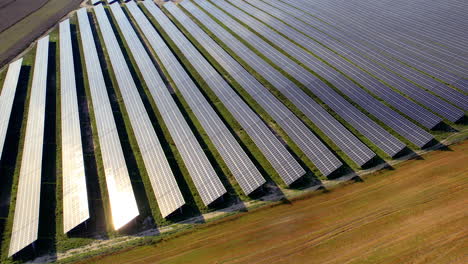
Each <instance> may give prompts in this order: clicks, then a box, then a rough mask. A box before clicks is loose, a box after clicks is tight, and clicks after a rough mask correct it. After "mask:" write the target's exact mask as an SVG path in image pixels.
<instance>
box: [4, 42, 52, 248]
mask: <svg viewBox="0 0 468 264" xmlns="http://www.w3.org/2000/svg"><path fill="white" fill-rule="evenodd" d="M48 55H49V36H46V37H43V38H42V39H40V40H39V41H38V42H37V48H36V58H35V61H34V73H33V80H32V84H31V95H30V99H29V110H28V121H27V124H26V135H25V139H24V146H23V156H22V159H21V167H20V174H19V182H18V189H17V194H16V205H15V215H14V217H13V229H12V232H11V240H10V248H9V250H8V256H12V255H13V254H15V253H16V252H18V251H20V250H21V249H23V248H25V247H26V246H28V245H30V244H31V243H33V242H34V241H36V240H37V237H38V228H39V204H40V198H41V175H42V146H43V145H44V124H45V108H46V90H47V68H48V67H47V64H48V63H47V62H48V59H49V56H48Z"/></svg>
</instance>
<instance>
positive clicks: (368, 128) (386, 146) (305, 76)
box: [183, 1, 405, 156]
mask: <svg viewBox="0 0 468 264" xmlns="http://www.w3.org/2000/svg"><path fill="white" fill-rule="evenodd" d="M186 3H187V1H184V2H183V5H184V6H185V5H186ZM197 3H198V4H200V5H201V6H202V7H203V9H204V10H206V11H207V12H209V13H210V14H211V15H213V16H214V17H215V18H216V19H218V20H219V21H223V23H224V24H225V25H226V26H227V27H229V28H230V29H231V30H232V31H234V33H235V34H237V35H238V36H240V37H241V38H243V39H244V40H245V41H246V42H248V43H249V44H250V45H252V46H253V47H255V48H256V49H257V51H258V52H259V53H261V54H263V55H264V56H266V57H267V58H268V59H270V60H272V61H273V60H276V61H277V62H278V65H279V67H281V68H282V69H283V70H285V71H287V72H288V73H289V74H291V75H294V76H295V77H296V79H299V80H300V81H301V82H302V83H303V84H304V85H305V86H307V87H308V88H309V89H310V90H311V91H312V92H313V93H314V94H315V95H316V96H318V97H319V98H320V99H321V100H322V101H324V102H325V103H326V104H327V105H328V106H330V107H331V108H332V109H333V111H335V112H336V113H337V114H338V115H339V116H341V117H342V118H343V119H344V120H346V121H347V122H348V123H349V124H351V125H352V126H353V127H354V128H355V129H356V130H358V131H359V132H360V133H361V134H363V135H364V136H365V137H367V138H369V139H370V140H371V141H372V142H373V143H374V144H376V145H377V146H378V147H379V148H380V149H382V150H383V151H384V152H385V153H387V154H388V155H390V156H393V155H395V154H397V153H398V152H399V151H401V150H402V149H403V148H404V147H405V145H404V144H403V143H402V142H401V141H399V140H398V139H396V138H395V137H393V136H392V135H391V134H390V133H388V132H387V131H385V130H384V129H383V128H381V127H380V126H378V125H377V124H376V123H375V122H373V121H372V120H371V119H370V118H369V117H367V116H366V115H364V114H363V113H361V112H360V111H359V110H357V109H356V108H355V107H354V106H352V105H351V104H350V103H349V102H347V101H346V100H345V99H344V98H342V97H341V96H340V95H339V94H337V93H336V92H335V91H334V90H333V89H331V88H330V87H328V86H327V85H325V84H324V83H323V82H322V81H320V80H319V79H318V78H316V77H315V76H313V75H312V74H310V73H309V72H307V71H305V70H304V69H303V68H301V67H299V65H297V64H296V63H294V62H293V61H291V60H289V59H288V58H287V57H285V56H282V55H281V54H279V53H278V52H277V51H276V50H275V49H273V47H271V46H270V45H268V44H267V43H266V42H264V41H263V40H261V39H260V38H258V37H257V36H256V35H255V34H252V32H250V31H249V30H247V29H246V28H244V27H243V26H242V25H240V24H239V23H237V22H236V21H234V20H233V19H232V18H230V17H229V16H227V15H226V14H225V13H224V12H221V10H220V9H218V8H216V7H215V6H213V5H211V4H210V3H208V2H206V1H197ZM212 32H213V33H214V34H216V33H218V32H222V31H221V30H213V31H212ZM218 37H219V38H224V35H221V36H218ZM225 39H226V40H225V41H224V43H225V44H226V45H229V47H230V48H231V49H233V50H234V51H235V52H236V54H238V56H240V57H242V58H243V59H244V60H245V61H247V62H248V61H251V60H252V62H251V63H250V65H251V67H253V68H254V69H255V70H256V71H257V72H260V73H261V74H262V76H263V77H264V78H268V79H267V80H268V81H269V82H272V83H276V82H277V81H281V80H282V79H283V80H286V81H287V80H288V79H287V78H285V77H284V76H283V75H278V74H272V73H268V72H263V71H264V69H267V67H265V66H264V65H268V64H265V63H264V62H263V63H262V62H258V61H261V60H259V59H256V60H253V58H257V57H258V56H256V54H255V53H254V52H253V51H251V50H250V49H249V48H247V47H245V45H243V44H242V43H241V42H240V41H239V40H236V39H233V38H232V37H231V38H229V37H226V38H225ZM262 66H263V67H262ZM296 71H297V72H298V73H299V74H296V73H295V72H296ZM286 81H283V82H285V83H286ZM286 84H287V83H286ZM275 86H276V87H282V86H285V87H286V90H288V87H291V86H290V85H282V84H276V85H275Z"/></svg>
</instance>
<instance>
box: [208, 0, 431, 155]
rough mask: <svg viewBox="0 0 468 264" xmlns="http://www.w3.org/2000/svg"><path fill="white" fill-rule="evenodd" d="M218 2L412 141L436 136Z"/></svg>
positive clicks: (220, 1)
mask: <svg viewBox="0 0 468 264" xmlns="http://www.w3.org/2000/svg"><path fill="white" fill-rule="evenodd" d="M216 4H217V5H218V6H219V7H221V8H222V9H223V10H224V11H225V12H227V13H229V14H231V15H232V16H234V17H236V18H237V19H239V20H242V21H244V22H246V23H248V24H249V27H250V28H252V30H255V31H256V32H257V33H258V34H260V35H262V36H263V37H265V38H266V39H268V40H269V41H271V42H272V43H274V44H275V45H276V46H278V48H279V49H281V50H283V51H284V52H287V53H288V54H289V55H290V56H292V57H294V58H295V59H296V60H298V61H300V62H301V63H303V64H304V65H305V66H307V67H308V68H310V69H312V70H313V71H314V72H316V73H317V74H319V75H320V76H322V77H323V78H325V79H326V80H327V81H329V82H330V83H331V84H333V85H334V86H335V87H336V88H338V89H340V90H341V91H342V92H343V93H344V94H346V95H347V96H348V97H349V98H351V99H352V100H353V101H354V102H356V103H357V104H358V105H360V106H361V107H362V108H364V109H365V110H366V111H367V112H369V113H370V114H372V115H374V116H375V117H376V118H378V119H380V120H381V121H382V122H383V123H385V124H386V125H387V126H389V127H391V128H392V129H393V130H395V131H396V132H397V133H399V134H400V135H402V136H403V137H405V138H407V139H408V140H409V141H411V142H413V143H414V144H415V145H417V146H419V147H422V146H424V145H425V144H427V143H428V142H429V141H430V140H432V136H431V135H430V134H429V133H427V132H426V131H424V130H423V129H421V128H420V127H418V126H417V125H415V124H413V123H412V122H410V121H409V120H407V119H405V118H404V117H403V116H401V115H399V114H398V113H396V112H395V111H393V110H392V109H390V108H388V107H386V106H385V105H384V104H383V103H381V102H380V101H378V100H377V99H375V98H374V97H372V96H371V95H370V94H368V93H367V92H365V91H364V90H363V89H361V88H360V87H358V86H357V85H356V84H355V83H354V82H352V81H351V80H350V79H348V78H346V77H345V76H344V75H342V74H340V73H339V72H337V71H335V70H334V69H333V68H331V67H329V66H328V65H326V64H324V63H323V62H322V61H320V60H318V59H317V58H316V57H314V56H312V55H310V54H309V53H307V52H306V51H304V50H302V49H300V48H299V47H298V46H296V45H294V44H293V43H292V42H291V41H289V40H287V39H286V38H284V37H282V36H281V35H279V34H278V33H276V32H274V31H273V30H272V29H270V28H269V27H267V26H266V25H263V24H261V23H260V22H259V21H256V20H254V19H253V18H252V17H250V16H248V15H247V14H246V13H244V12H242V11H240V10H239V9H236V8H235V7H234V6H232V5H230V4H228V3H227V2H226V1H223V0H218V1H216ZM252 34H253V33H252ZM269 55H270V56H275V57H276V58H275V60H276V63H277V64H279V65H281V63H278V62H279V60H284V59H282V58H278V56H279V52H271V54H269ZM293 72H294V74H291V75H292V76H293V77H295V75H300V76H298V78H297V79H300V78H304V76H306V75H305V74H302V72H299V71H296V70H295V71H293Z"/></svg>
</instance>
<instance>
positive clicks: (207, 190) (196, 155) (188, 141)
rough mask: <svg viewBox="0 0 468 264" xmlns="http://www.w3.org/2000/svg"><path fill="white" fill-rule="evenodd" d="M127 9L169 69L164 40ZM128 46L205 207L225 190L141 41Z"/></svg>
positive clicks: (136, 10) (130, 6)
mask: <svg viewBox="0 0 468 264" xmlns="http://www.w3.org/2000/svg"><path fill="white" fill-rule="evenodd" d="M127 8H128V9H129V11H130V13H131V15H132V16H133V17H134V19H135V20H136V21H137V23H138V26H139V27H140V28H141V30H142V31H143V33H144V35H145V36H146V38H147V39H148V41H149V43H150V44H151V46H152V48H153V49H154V50H155V51H157V50H159V52H158V55H159V56H161V57H160V58H161V60H162V61H163V62H166V66H170V65H171V62H172V61H173V59H172V58H173V55H172V54H171V52H170V50H169V49H168V47H167V46H165V44H164V41H163V40H162V39H161V37H160V36H159V35H158V33H157V32H156V30H155V29H154V28H153V26H152V25H151V23H150V22H149V21H148V19H147V18H146V17H145V16H144V15H143V13H142V12H141V10H140V9H139V8H138V7H137V5H136V4H135V3H133V2H129V3H128V4H127ZM132 39H133V38H132ZM127 41H129V39H127ZM131 43H132V44H130V46H131V48H132V49H133V50H135V51H132V52H133V55H134V56H136V57H135V58H136V59H135V61H136V62H137V64H138V67H139V68H140V70H141V73H142V75H143V78H144V79H145V82H146V84H147V85H148V89H149V90H150V92H151V95H152V97H153V100H154V101H155V103H156V106H157V107H158V110H159V113H160V114H161V116H162V118H163V119H164V123H165V124H166V126H167V128H168V130H169V133H170V134H171V137H172V139H173V140H174V143H175V145H176V147H177V149H178V151H179V153H180V155H181V157H182V159H183V161H184V164H185V166H186V168H187V170H188V172H189V174H190V176H191V177H192V180H193V182H194V184H195V187H196V188H197V190H198V193H199V194H200V197H201V199H202V201H203V203H204V204H205V205H209V204H210V203H212V202H213V201H215V200H216V199H218V198H219V197H221V196H222V195H223V194H225V193H226V189H225V188H224V186H223V185H222V183H221V181H220V180H219V178H218V176H217V175H216V172H215V171H214V169H213V167H212V166H211V164H210V163H209V161H208V158H207V157H206V156H205V153H204V152H203V150H202V148H201V146H200V144H199V143H198V141H197V140H196V138H195V136H194V134H193V133H192V131H191V129H190V127H189V125H188V124H187V122H186V121H185V119H184V117H183V115H182V113H181V112H180V110H179V109H178V107H177V104H176V103H175V101H174V99H173V98H172V96H171V94H170V93H169V91H168V90H167V88H166V87H165V85H164V83H163V81H162V79H161V78H160V76H159V74H158V72H157V70H156V68H155V66H154V65H153V63H152V61H151V59H150V57H149V55H148V54H147V53H146V52H143V50H144V47H143V46H142V44H141V42H139V41H132V42H131Z"/></svg>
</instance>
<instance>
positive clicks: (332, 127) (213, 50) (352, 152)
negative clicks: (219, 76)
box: [164, 1, 375, 165]
mask: <svg viewBox="0 0 468 264" xmlns="http://www.w3.org/2000/svg"><path fill="white" fill-rule="evenodd" d="M181 5H182V6H183V7H184V8H186V9H187V10H188V11H189V12H190V13H191V14H192V15H193V16H194V17H196V18H197V19H198V20H199V21H202V22H201V23H203V24H204V26H205V27H206V28H208V29H209V30H211V32H213V34H215V35H217V36H218V35H220V39H227V40H228V42H231V43H229V44H227V45H229V46H233V47H232V49H236V48H238V47H239V48H241V46H240V45H239V46H237V45H234V44H232V43H233V42H236V41H235V40H232V39H231V38H230V37H229V33H227V32H226V31H225V30H224V29H223V28H221V27H220V26H219V25H217V24H216V23H215V22H214V21H213V20H211V19H210V18H209V17H208V16H207V15H205V14H204V13H202V12H201V11H200V10H199V9H198V8H196V7H195V6H194V5H193V4H192V3H191V2H188V1H184V2H183V3H182V4H181ZM164 7H165V8H166V9H167V10H168V11H169V12H170V13H171V14H172V16H173V17H174V18H176V19H177V20H179V22H180V24H182V25H183V26H184V27H185V28H186V30H187V31H189V32H190V34H191V36H192V37H194V38H195V39H197V41H198V42H199V43H200V44H201V45H202V46H203V47H204V48H205V49H206V50H207V52H209V53H210V55H211V56H212V57H213V58H215V59H216V60H217V62H218V63H219V64H220V65H222V66H224V68H225V69H226V71H227V72H228V73H229V74H230V75H231V76H232V77H233V78H234V79H235V80H236V81H237V82H238V83H239V84H240V85H241V86H242V88H243V89H244V90H245V91H247V92H248V93H249V94H250V95H251V96H252V97H253V98H254V99H255V100H256V102H257V103H259V104H260V105H261V106H262V107H263V108H264V109H265V110H266V111H267V113H268V114H269V115H270V116H271V117H272V118H273V119H274V120H275V122H277V123H278V124H279V125H280V126H281V127H282V128H283V130H285V131H286V132H287V133H288V135H290V137H291V138H292V139H293V140H299V138H301V139H308V138H309V136H308V135H310V131H308V128H307V127H305V126H304V125H303V124H302V123H301V121H300V120H299V119H298V118H295V117H294V118H292V117H293V116H294V114H293V113H292V112H291V111H290V110H289V109H287V108H286V106H284V105H283V104H282V103H281V102H280V101H279V100H278V99H277V98H275V97H274V96H273V95H272V94H271V93H270V92H269V91H268V89H267V88H265V87H264V86H263V85H262V84H261V83H260V82H258V81H257V80H256V79H255V77H253V76H252V75H251V74H249V73H248V72H247V71H246V70H245V69H244V68H243V67H242V65H240V64H239V63H238V62H236V61H235V60H234V59H233V58H232V57H230V56H229V54H227V53H226V52H225V51H224V50H223V49H222V47H220V46H219V45H218V44H217V43H216V42H215V41H214V40H213V39H211V38H210V37H209V36H208V34H206V33H205V32H204V31H203V30H202V29H201V28H200V27H198V26H197V25H196V24H195V23H194V22H193V21H191V20H190V19H189V18H188V16H187V15H185V14H184V13H183V12H182V11H181V10H180V9H178V8H176V7H175V5H174V4H172V3H167V4H165V5H164ZM236 50H239V49H236ZM240 53H244V52H243V51H241V50H239V52H238V55H239V56H241V57H244V58H246V59H247V60H248V63H251V64H253V66H252V67H255V66H258V68H259V70H262V69H263V70H269V72H267V71H265V72H262V71H260V72H259V73H260V74H262V75H263V76H265V75H270V76H280V75H281V74H280V73H279V72H277V71H276V70H275V69H273V68H272V67H271V66H269V65H268V64H266V63H265V62H262V61H261V60H260V58H256V55H254V54H245V56H242V55H243V54H240ZM266 77H267V76H266ZM267 78H268V77H267ZM275 80H276V79H273V81H272V83H274V84H275V85H276V86H277V89H279V90H280V91H281V92H282V93H283V94H284V95H285V96H286V97H287V98H289V99H290V100H291V102H294V103H295V104H296V106H298V107H299V108H300V109H301V110H302V111H303V112H304V113H306V115H307V116H308V117H309V118H310V119H311V120H313V121H314V123H315V124H316V125H317V126H319V127H320V128H321V129H322V130H323V131H324V132H325V133H326V134H327V135H329V136H330V138H332V139H333V140H334V141H335V142H336V143H337V145H338V146H340V147H342V149H343V150H344V151H345V152H346V153H347V154H348V156H350V157H351V158H352V159H353V160H354V161H355V162H356V163H357V164H358V165H363V164H364V163H366V162H367V161H369V160H370V159H372V157H374V155H375V154H374V153H373V152H372V151H371V150H370V149H368V148H367V147H366V146H365V145H364V144H362V143H361V142H360V141H359V140H358V139H357V138H356V137H354V136H353V135H352V134H351V133H350V132H349V131H348V130H346V128H344V127H343V126H342V125H341V124H340V123H339V122H338V121H336V120H335V119H334V118H333V117H332V116H331V115H330V114H328V112H326V111H325V110H324V109H323V108H322V107H320V106H319V105H318V104H317V103H315V101H313V100H312V99H311V98H310V97H308V96H307V95H306V94H305V93H304V92H302V90H300V89H299V88H298V87H296V86H294V84H293V83H291V82H290V81H289V82H288V81H287V79H286V78H280V80H283V82H281V81H279V80H278V81H275ZM285 88H287V89H285ZM285 117H291V118H285ZM296 135H297V136H296ZM306 141H311V140H306ZM299 142H300V141H299ZM299 145H300V144H299Z"/></svg>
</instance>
